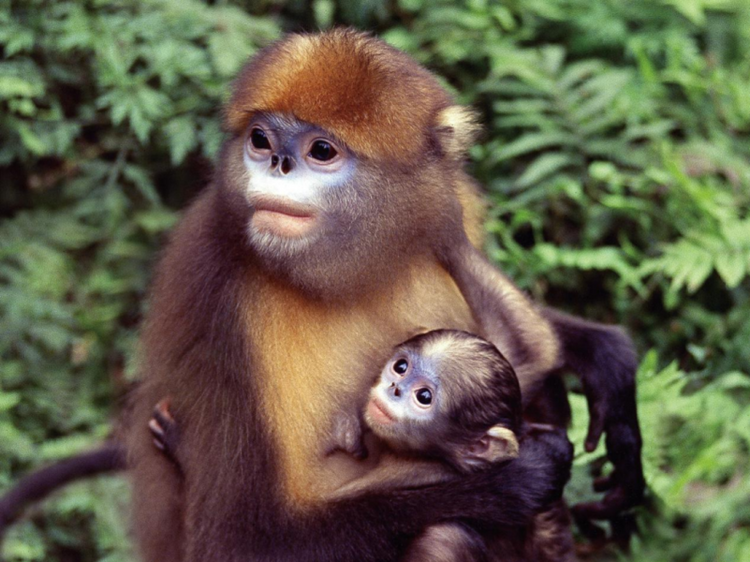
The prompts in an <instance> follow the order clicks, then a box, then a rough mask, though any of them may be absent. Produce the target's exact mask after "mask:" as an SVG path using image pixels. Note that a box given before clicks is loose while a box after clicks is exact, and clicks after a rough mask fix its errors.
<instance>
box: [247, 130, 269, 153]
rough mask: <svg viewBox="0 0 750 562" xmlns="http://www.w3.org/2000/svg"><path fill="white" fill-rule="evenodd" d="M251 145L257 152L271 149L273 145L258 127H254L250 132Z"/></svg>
mask: <svg viewBox="0 0 750 562" xmlns="http://www.w3.org/2000/svg"><path fill="white" fill-rule="evenodd" d="M250 144H252V145H253V148H255V149H257V150H270V149H271V143H270V142H269V140H268V137H267V136H266V133H265V131H264V130H263V129H260V128H258V127H254V128H253V130H252V131H250Z"/></svg>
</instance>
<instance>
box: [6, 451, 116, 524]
mask: <svg viewBox="0 0 750 562" xmlns="http://www.w3.org/2000/svg"><path fill="white" fill-rule="evenodd" d="M124 468H125V447H124V446H123V445H122V444H120V443H116V442H110V443H107V444H105V445H104V446H102V447H100V448H99V449H95V450H93V451H89V452H87V453H82V454H80V455H76V456H74V457H70V458H67V459H63V460H61V461H58V462H56V463H55V464H53V465H51V466H48V467H45V468H42V469H41V470H38V471H36V472H32V473H31V474H29V475H28V476H24V477H23V478H22V479H21V480H20V482H18V484H16V485H15V487H13V488H12V489H11V490H9V491H8V492H7V493H6V494H5V495H4V496H2V497H0V539H1V538H2V536H3V534H4V533H5V530H6V529H7V528H8V526H9V525H10V524H11V523H13V521H15V520H16V519H17V518H18V516H19V515H20V514H21V512H22V511H23V509H24V507H26V506H27V505H28V504H30V503H31V502H34V501H37V500H40V499H42V498H44V497H45V496H47V495H48V494H50V493H52V492H54V491H55V490H56V489H57V488H59V487H60V486H64V485H65V484H68V483H70V482H73V481H74V480H79V479H81V478H86V477H89V476H95V475H97V474H103V473H106V472H113V471H115V470H122V469H124Z"/></svg>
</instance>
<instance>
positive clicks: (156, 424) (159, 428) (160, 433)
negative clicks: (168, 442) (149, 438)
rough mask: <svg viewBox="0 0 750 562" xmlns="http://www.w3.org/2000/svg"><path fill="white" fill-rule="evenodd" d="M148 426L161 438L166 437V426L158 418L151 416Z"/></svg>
mask: <svg viewBox="0 0 750 562" xmlns="http://www.w3.org/2000/svg"><path fill="white" fill-rule="evenodd" d="M148 428H149V429H150V430H151V433H152V434H153V435H154V436H155V437H158V438H159V439H164V428H162V426H161V425H160V424H159V422H158V421H157V420H155V419H154V418H151V419H150V420H148Z"/></svg>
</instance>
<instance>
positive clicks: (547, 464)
mask: <svg viewBox="0 0 750 562" xmlns="http://www.w3.org/2000/svg"><path fill="white" fill-rule="evenodd" d="M511 462H520V463H522V464H526V465H528V466H531V467H534V468H542V469H543V471H542V474H543V475H544V476H543V478H548V481H547V482H546V484H544V485H543V486H541V487H540V488H541V490H542V491H543V493H544V496H543V497H542V501H541V505H543V506H547V505H549V504H552V503H554V502H556V501H558V500H559V499H560V498H561V497H562V493H563V489H564V488H565V484H567V482H568V480H570V468H571V466H572V464H573V444H572V443H571V442H570V440H569V439H568V436H567V433H566V432H565V430H564V429H561V428H559V427H554V426H551V425H544V424H528V425H527V428H526V432H525V433H524V436H523V441H522V443H521V450H520V455H519V457H518V458H517V459H516V460H514V461H511Z"/></svg>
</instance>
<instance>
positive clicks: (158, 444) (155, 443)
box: [153, 439, 164, 451]
mask: <svg viewBox="0 0 750 562" xmlns="http://www.w3.org/2000/svg"><path fill="white" fill-rule="evenodd" d="M153 441H154V445H155V446H156V448H157V449H159V450H160V451H163V450H164V444H163V443H162V442H161V441H159V440H158V439H154V440H153Z"/></svg>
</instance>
